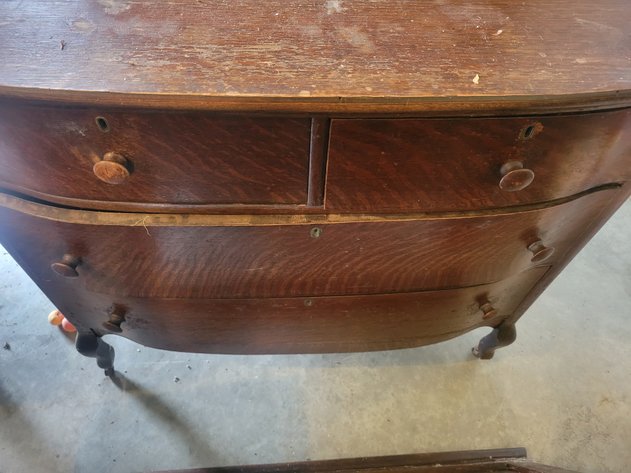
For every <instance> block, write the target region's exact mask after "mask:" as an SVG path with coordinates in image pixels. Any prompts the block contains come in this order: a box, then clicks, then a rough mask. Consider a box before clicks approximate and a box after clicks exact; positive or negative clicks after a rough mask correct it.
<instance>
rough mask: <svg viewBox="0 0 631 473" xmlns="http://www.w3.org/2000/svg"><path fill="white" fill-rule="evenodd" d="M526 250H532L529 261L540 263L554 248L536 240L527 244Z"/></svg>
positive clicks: (548, 256)
mask: <svg viewBox="0 0 631 473" xmlns="http://www.w3.org/2000/svg"><path fill="white" fill-rule="evenodd" d="M528 250H529V251H531V252H532V259H531V260H530V261H532V262H533V263H541V262H543V261H545V260H547V259H548V258H550V256H552V254H553V253H554V248H551V247H547V246H545V245H544V244H543V242H542V241H541V240H537V241H535V242H534V243H531V244H530V245H528Z"/></svg>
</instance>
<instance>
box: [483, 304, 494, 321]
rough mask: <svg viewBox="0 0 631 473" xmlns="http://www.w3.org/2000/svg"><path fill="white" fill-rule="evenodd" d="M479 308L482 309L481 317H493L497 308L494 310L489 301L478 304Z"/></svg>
mask: <svg viewBox="0 0 631 473" xmlns="http://www.w3.org/2000/svg"><path fill="white" fill-rule="evenodd" d="M480 310H481V311H482V314H483V315H482V318H483V319H490V318H491V317H495V316H496V315H497V310H495V308H494V307H493V306H492V305H491V303H490V302H485V303H483V304H480Z"/></svg>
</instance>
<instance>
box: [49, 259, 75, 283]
mask: <svg viewBox="0 0 631 473" xmlns="http://www.w3.org/2000/svg"><path fill="white" fill-rule="evenodd" d="M77 266H79V258H76V257H74V256H72V255H64V257H63V258H62V259H61V261H56V262H54V263H53V264H51V265H50V267H51V269H52V270H53V271H55V272H56V273H57V274H59V275H60V276H63V277H64V278H76V277H79V273H78V272H77Z"/></svg>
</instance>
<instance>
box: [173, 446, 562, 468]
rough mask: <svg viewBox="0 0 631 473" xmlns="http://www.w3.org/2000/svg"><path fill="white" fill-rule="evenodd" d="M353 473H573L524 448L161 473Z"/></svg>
mask: <svg viewBox="0 0 631 473" xmlns="http://www.w3.org/2000/svg"><path fill="white" fill-rule="evenodd" d="M351 471H353V472H359V471H365V472H367V473H368V472H370V473H376V472H382V473H386V472H389V473H393V472H397V473H406V472H407V473H502V472H506V473H508V472H514V473H572V472H570V471H569V470H564V469H561V468H556V467H551V466H546V465H540V464H538V463H532V462H529V461H527V460H526V449H524V448H504V449H495V450H475V451H461V452H444V453H422V454H415V455H393V456H384V457H361V458H345V459H339V460H318V461H306V462H294V463H276V464H268V465H241V466H226V467H214V468H197V469H191V470H168V471H163V472H161V473H289V472H308V473H320V472H322V473H324V472H327V473H333V472H351Z"/></svg>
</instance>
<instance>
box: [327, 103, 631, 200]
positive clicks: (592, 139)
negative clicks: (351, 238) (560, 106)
mask: <svg viewBox="0 0 631 473" xmlns="http://www.w3.org/2000/svg"><path fill="white" fill-rule="evenodd" d="M524 133H529V136H528V137H526V136H524ZM511 162H518V163H520V164H523V166H524V168H526V169H528V170H530V171H532V172H534V180H533V181H532V183H530V184H529V185H527V186H526V187H525V188H523V189H522V190H517V191H514V192H509V191H507V190H503V189H501V188H500V180H501V179H502V172H501V171H502V166H503V165H504V164H506V163H511ZM629 179H631V110H621V111H615V112H609V113H592V114H585V115H568V116H557V117H532V118H479V119H422V120H401V119H399V120H394V119H388V120H333V122H332V128H331V143H330V157H329V167H328V176H327V199H326V207H327V210H328V211H335V212H361V211H373V212H397V211H425V212H436V211H460V210H472V209H478V210H479V209H486V208H493V207H506V206H512V205H519V204H524V203H533V202H545V201H549V200H553V199H557V198H561V197H566V196H571V195H574V194H577V193H579V192H581V191H584V190H586V189H589V188H592V187H595V186H598V185H601V184H606V183H611V182H623V181H627V180H629Z"/></svg>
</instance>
